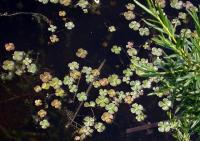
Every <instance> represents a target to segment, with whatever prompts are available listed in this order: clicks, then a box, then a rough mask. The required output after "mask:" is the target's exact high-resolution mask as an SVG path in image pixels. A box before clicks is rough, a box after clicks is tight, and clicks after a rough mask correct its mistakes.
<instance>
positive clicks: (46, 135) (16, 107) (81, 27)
mask: <svg viewBox="0 0 200 141" xmlns="http://www.w3.org/2000/svg"><path fill="white" fill-rule="evenodd" d="M102 1H103V0H102ZM128 2H131V1H129V0H112V1H111V0H108V1H103V3H102V6H101V8H100V9H98V11H100V13H101V14H95V13H90V14H83V12H82V11H81V9H79V8H73V9H71V8H66V7H63V6H58V5H54V4H48V5H43V4H41V3H39V2H36V1H34V0H0V13H5V12H8V13H9V14H12V13H15V12H36V13H41V14H43V15H45V16H47V17H48V18H49V19H51V20H52V23H53V24H54V25H56V26H57V27H58V30H59V29H61V30H62V29H63V28H64V23H63V22H62V21H61V19H60V18H59V16H58V11H60V10H65V11H66V12H67V15H69V18H70V19H71V20H72V21H73V22H74V23H75V28H74V29H73V30H71V31H67V30H63V32H59V33H58V34H57V35H58V36H59V38H60V42H58V43H56V44H54V45H51V44H48V40H49V36H50V33H49V32H48V30H47V28H48V24H47V23H46V22H45V21H42V20H41V21H38V20H37V19H36V18H34V17H32V16H30V15H16V16H0V62H2V61H3V60H5V59H6V58H8V57H9V54H8V53H7V52H6V51H5V50H4V44H5V43H8V42H13V43H14V44H15V46H16V50H24V51H28V50H34V51H35V52H40V55H39V57H40V63H41V64H42V66H43V68H49V69H50V70H51V71H52V72H53V73H54V74H55V75H56V76H58V77H60V78H62V77H63V76H64V74H65V73H66V71H67V67H66V66H67V63H69V62H70V61H73V60H76V61H79V62H80V63H81V64H83V65H90V66H92V67H98V66H99V65H100V63H101V62H102V60H103V59H106V60H107V62H106V64H105V66H104V68H103V71H102V75H103V76H107V75H108V74H110V73H113V72H115V73H118V74H119V75H120V74H121V73H122V70H123V69H124V68H125V67H126V66H127V65H128V62H129V60H128V58H126V56H125V55H121V56H116V55H113V54H112V53H111V52H110V48H111V46H112V45H113V44H117V45H122V46H125V45H126V43H127V42H128V41H134V43H135V44H137V45H139V44H141V43H143V42H144V41H145V40H146V39H145V38H141V37H140V36H139V34H138V33H137V32H133V31H131V29H129V28H128V24H129V22H128V21H126V20H125V19H124V18H123V16H120V15H121V13H122V12H124V11H126V9H125V4H127V3H128ZM110 25H115V26H116V28H117V31H116V32H115V33H112V34H111V33H108V31H107V28H108V27H109V26H110ZM104 42H106V43H107V44H108V46H107V47H104V46H103V45H102V44H103V43H104ZM78 48H84V49H86V50H87V51H88V53H89V55H88V57H87V58H86V59H84V60H81V59H80V60H79V59H77V58H76V56H75V52H76V50H77V49H78ZM145 55H146V54H145V53H141V56H145ZM0 83H1V82H0ZM30 83H31V82H30ZM5 85H6V87H7V86H8V87H9V86H10V91H12V94H13V93H14V96H15V97H18V96H22V97H20V98H16V99H14V100H11V101H6V100H7V99H9V98H12V96H13V95H12V94H10V95H9V94H7V93H6V92H7V91H6V90H5V89H6V88H5V87H3V85H1V87H0V141H12V140H19V141H42V140H45V141H67V140H69V136H70V135H69V134H70V131H65V129H64V127H63V125H61V124H60V123H59V119H55V121H53V125H54V127H53V128H52V129H49V130H41V129H40V128H38V127H37V125H35V124H34V122H33V120H32V115H33V111H32V110H30V109H31V108H30V106H27V103H28V104H29V105H31V104H30V103H29V102H30V101H31V100H34V99H35V96H30V97H29V96H28V99H29V100H28V101H27V95H32V94H31V93H33V92H32V90H30V91H29V92H28V93H27V91H22V92H21V91H20V90H19V89H18V87H17V86H16V85H17V84H16V82H12V83H9V84H5ZM5 85H4V86H5ZM15 86H16V87H15ZM24 95H25V96H24ZM4 100H5V101H6V102H1V101H4ZM139 102H140V103H142V104H143V105H144V107H145V109H146V114H147V116H148V118H147V119H146V120H145V122H142V123H138V122H136V121H135V119H134V116H133V115H132V114H131V113H130V112H129V110H128V109H129V107H128V106H127V105H122V106H121V107H120V109H119V112H118V113H117V115H116V118H115V121H114V123H113V125H111V126H108V128H107V129H106V131H105V132H104V133H102V134H95V135H94V136H93V137H91V138H89V140H91V141H147V140H148V141H161V140H163V141H172V138H171V137H170V135H168V134H165V135H164V134H161V133H159V132H158V131H157V129H156V128H155V129H149V130H144V131H140V132H135V133H132V134H126V132H125V131H126V129H128V128H132V127H136V126H139V125H145V124H147V123H148V122H150V123H154V122H158V121H160V120H163V119H166V115H165V114H164V113H163V112H162V111H161V110H160V109H159V108H158V107H157V99H156V98H153V97H144V98H142V99H140V100H139Z"/></svg>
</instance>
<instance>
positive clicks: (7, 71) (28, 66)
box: [0, 43, 38, 81]
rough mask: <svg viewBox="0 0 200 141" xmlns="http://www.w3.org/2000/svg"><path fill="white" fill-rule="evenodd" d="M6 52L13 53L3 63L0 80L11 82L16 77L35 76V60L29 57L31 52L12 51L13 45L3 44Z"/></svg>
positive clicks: (36, 68)
mask: <svg viewBox="0 0 200 141" xmlns="http://www.w3.org/2000/svg"><path fill="white" fill-rule="evenodd" d="M5 50H6V51H7V52H9V53H10V52H11V51H12V52H13V53H12V56H11V57H10V59H6V60H4V61H3V65H2V72H1V74H0V76H1V80H3V81H5V80H12V79H13V78H14V77H15V76H16V75H17V76H21V75H23V74H27V73H29V74H35V73H36V72H37V70H38V67H37V65H36V60H34V59H33V58H32V57H31V54H32V53H31V52H28V53H26V52H24V51H14V50H15V45H14V44H13V43H7V44H5Z"/></svg>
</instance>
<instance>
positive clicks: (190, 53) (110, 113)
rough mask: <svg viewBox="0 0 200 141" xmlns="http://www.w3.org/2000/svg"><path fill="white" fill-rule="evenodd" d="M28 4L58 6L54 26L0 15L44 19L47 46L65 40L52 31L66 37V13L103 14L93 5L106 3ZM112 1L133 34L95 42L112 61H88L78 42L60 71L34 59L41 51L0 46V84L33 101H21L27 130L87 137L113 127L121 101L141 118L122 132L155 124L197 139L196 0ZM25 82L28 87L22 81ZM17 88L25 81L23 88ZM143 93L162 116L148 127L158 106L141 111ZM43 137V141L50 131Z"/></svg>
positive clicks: (110, 30)
mask: <svg viewBox="0 0 200 141" xmlns="http://www.w3.org/2000/svg"><path fill="white" fill-rule="evenodd" d="M35 3H39V4H44V5H43V6H42V7H45V6H47V5H50V6H58V8H60V7H62V8H61V9H64V10H59V12H57V15H58V16H57V17H59V24H58V25H56V22H55V24H54V22H53V21H51V20H49V18H47V17H46V16H44V15H43V14H40V13H31V12H21V13H20V12H19V13H14V14H13V13H11V14H10V13H6V12H5V13H3V14H0V16H1V17H12V16H15V15H30V16H33V17H35V18H36V19H37V21H39V24H41V23H40V22H41V20H42V21H44V22H45V23H46V24H48V26H47V27H46V31H47V32H48V36H49V37H48V39H45V40H46V42H48V45H49V46H50V47H53V48H56V44H59V42H61V41H62V40H64V43H65V44H67V43H66V42H69V41H68V40H65V39H63V38H62V37H60V35H59V33H60V32H65V33H66V35H70V33H71V32H72V31H73V30H75V29H76V28H77V27H78V26H79V25H78V24H79V23H76V22H74V21H73V18H71V17H69V16H68V12H67V11H70V10H74V9H81V11H79V12H80V13H81V14H82V13H84V14H94V15H96V16H99V15H102V17H103V16H104V15H103V14H102V13H101V12H102V11H101V10H102V9H101V7H104V6H107V5H106V4H105V3H104V2H103V1H100V0H93V1H87V0H79V1H77V2H74V1H71V0H50V1H49V0H38V1H35ZM115 4H116V1H110V5H111V6H113V5H115ZM118 6H121V7H124V9H125V12H124V11H123V12H121V15H119V16H122V17H123V20H125V21H126V23H125V24H124V25H126V28H128V29H129V30H131V32H134V34H135V35H136V34H137V36H138V37H137V38H136V37H130V39H129V40H128V41H123V42H122V43H119V42H117V41H115V40H113V41H112V42H111V43H110V42H109V41H107V42H103V43H102V46H103V47H104V48H106V50H109V51H108V52H109V56H113V57H108V58H110V59H112V60H108V58H103V57H101V59H100V61H99V60H98V61H96V60H95V59H94V58H95V57H96V56H95V57H93V59H94V62H95V65H91V63H90V57H91V56H90V54H92V53H94V52H95V51H96V50H95V49H93V50H92V52H91V51H90V50H87V49H86V48H84V47H79V48H78V49H76V51H75V52H74V55H76V57H74V58H70V59H68V60H71V61H69V62H67V64H66V66H65V67H66V70H67V71H65V73H64V75H58V74H57V73H56V72H54V70H52V68H51V67H50V66H48V65H47V64H45V63H44V61H42V59H43V58H44V57H45V49H43V50H42V51H41V50H28V51H18V49H17V48H18V47H17V46H15V43H12V42H11V43H4V52H6V54H10V56H9V57H8V58H6V57H5V58H6V59H5V60H3V61H2V62H1V63H2V68H1V72H0V73H1V74H0V76H1V82H0V83H1V86H2V87H1V89H6V90H5V92H7V93H9V92H10V90H7V88H9V87H10V88H9V89H11V88H12V87H11V85H15V82H16V81H18V80H20V81H19V82H20V83H19V84H20V85H21V86H20V87H17V91H19V92H21V91H23V92H25V93H27V92H28V93H33V94H34V98H31V99H29V108H30V111H31V114H32V119H33V121H32V122H34V127H39V128H40V129H41V130H42V131H43V130H45V131H47V132H48V131H49V132H51V131H52V130H54V129H55V128H57V129H58V128H59V130H65V131H66V132H67V133H66V134H67V136H68V139H66V140H76V141H79V140H87V139H88V138H90V139H92V135H93V134H95V133H102V132H107V130H106V129H107V127H109V126H110V125H111V124H112V123H113V124H116V123H115V122H114V121H115V119H116V117H117V114H118V113H119V112H121V111H120V107H121V106H123V105H126V109H128V110H129V112H128V113H129V114H130V115H131V114H132V115H133V116H134V118H133V117H132V115H131V118H132V119H133V121H134V122H135V123H136V121H137V122H138V123H146V124H144V125H143V126H144V127H140V126H139V127H136V128H131V127H130V126H129V127H130V128H131V129H128V130H127V133H130V132H131V130H132V131H133V132H136V131H137V130H138V131H140V130H149V129H150V128H155V127H156V128H157V130H158V131H159V132H161V133H162V134H168V135H169V134H170V135H171V136H173V139H175V140H177V141H197V140H199V139H200V98H199V97H200V12H199V11H200V8H199V6H200V3H199V2H193V3H192V2H190V1H179V0H170V1H166V0H144V1H139V0H133V1H127V3H126V5H118ZM66 7H67V8H68V9H67V10H65V8H66ZM124 9H123V10H124ZM80 13H79V14H80ZM104 14H105V13H104ZM80 22H81V21H80ZM87 22H90V21H87ZM103 23H104V22H103ZM104 24H105V25H104V26H106V27H105V28H106V31H107V35H106V40H111V39H112V37H113V35H114V34H116V33H117V32H121V29H120V27H119V26H118V25H115V24H116V23H115V22H113V23H112V20H111V21H109V25H107V24H106V23H104ZM95 27H96V26H95ZM123 28H124V27H123ZM91 34H92V32H91ZM128 38H129V36H128ZM139 38H141V39H139ZM138 40H141V41H142V42H141V43H140V42H138ZM76 42H78V41H76ZM124 42H126V43H125V44H124ZM71 48H73V46H71ZM93 48H95V47H93ZM26 50H27V49H26ZM97 54H98V53H97ZM113 54H114V55H113ZM5 56H7V55H5ZM102 56H103V55H102ZM116 56H117V57H118V58H120V59H119V60H120V62H121V63H120V64H118V65H117V67H116V68H114V69H113V68H112V71H111V72H106V70H107V69H106V63H107V61H111V62H117V61H116V60H115V59H116V58H117V57H116ZM115 57H116V58H115ZM3 58H4V57H3ZM91 58H92V57H91ZM96 58H98V57H96ZM91 60H92V59H91ZM120 65H121V66H120ZM48 67H49V68H48ZM104 68H105V69H104ZM21 78H23V79H21ZM29 82H30V85H27V84H29ZM24 85H27V86H26V89H25V88H24V87H23V86H24ZM144 97H148V98H149V97H151V99H150V100H151V101H150V104H152V103H156V104H155V105H156V106H158V107H160V110H162V114H163V115H164V116H163V119H159V121H158V120H157V119H156V120H154V121H153V122H155V123H150V125H149V119H150V118H149V117H151V116H152V115H151V114H150V113H151V112H154V113H156V112H157V111H158V110H154V108H156V107H153V109H151V111H150V112H149V111H148V110H147V109H148V108H149V105H147V104H146V103H145V101H144V100H145V99H143V98H144ZM152 105H154V104H152ZM150 106H151V105H150ZM128 113H127V112H126V114H128ZM158 114H160V111H158ZM125 116H128V115H125ZM120 120H124V119H120ZM135 125H137V124H135ZM135 125H134V126H135ZM0 127H1V126H0ZM143 128H144V129H143ZM0 129H1V128H0ZM55 134H56V133H55ZM132 134H134V133H132ZM152 134H153V133H152ZM14 136H15V135H14ZM57 136H59V135H57ZM8 138H9V136H8ZM19 140H20V139H19ZM47 140H51V139H50V136H49V139H48V138H47Z"/></svg>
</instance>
